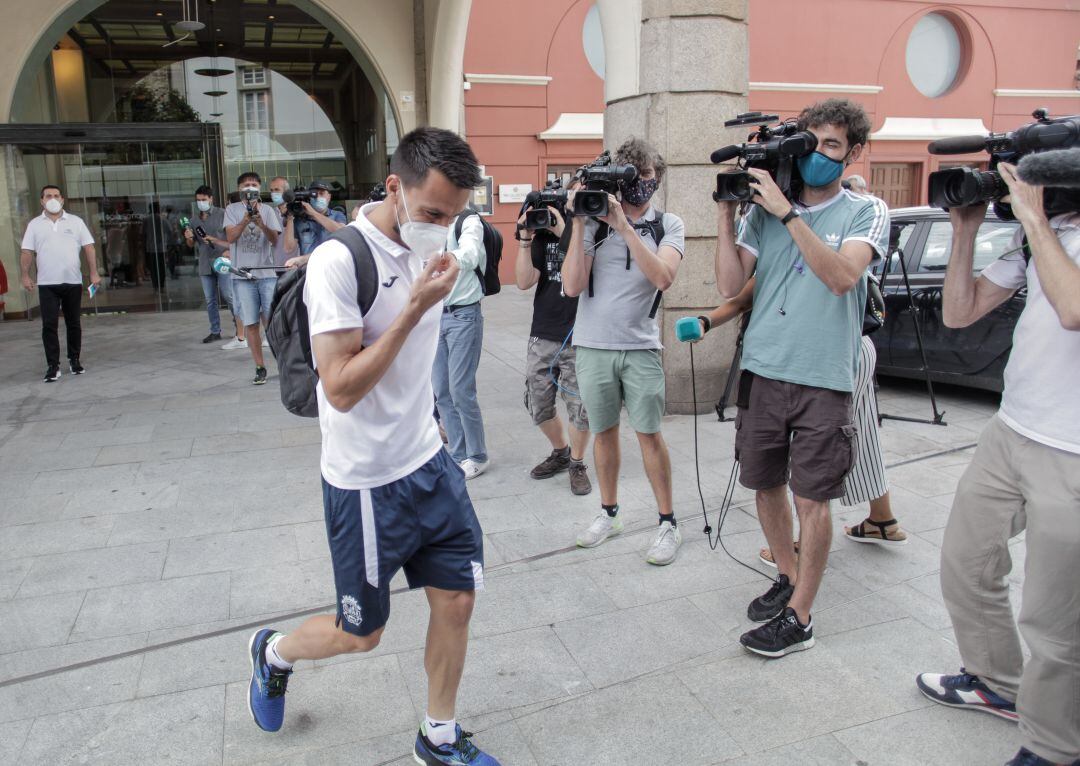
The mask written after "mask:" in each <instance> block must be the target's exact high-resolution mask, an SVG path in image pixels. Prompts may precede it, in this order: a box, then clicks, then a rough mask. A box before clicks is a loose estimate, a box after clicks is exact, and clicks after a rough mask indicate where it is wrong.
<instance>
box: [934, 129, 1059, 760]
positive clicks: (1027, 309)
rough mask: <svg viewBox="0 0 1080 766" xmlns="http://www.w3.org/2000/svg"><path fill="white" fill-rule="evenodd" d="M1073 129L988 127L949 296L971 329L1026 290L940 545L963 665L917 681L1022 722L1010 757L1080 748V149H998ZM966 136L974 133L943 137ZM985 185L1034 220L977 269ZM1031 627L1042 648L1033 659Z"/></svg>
mask: <svg viewBox="0 0 1080 766" xmlns="http://www.w3.org/2000/svg"><path fill="white" fill-rule="evenodd" d="M1036 116H1037V117H1038V116H1039V115H1038V114H1036ZM1040 123H1041V124H1040ZM1063 124H1064V125H1067V126H1068V132H1065V131H1062V130H1061V127H1060V126H1061V125H1063ZM1044 125H1046V126H1048V127H1047V128H1045V129H1044V128H1043V126H1044ZM974 138H977V137H974ZM1062 138H1064V139H1065V143H1064V145H1066V146H1070V145H1071V146H1073V147H1076V146H1077V145H1078V144H1080V117H1072V118H1064V119H1063V120H1060V121H1058V127H1054V125H1053V122H1052V121H1049V120H1046V119H1045V113H1043V115H1042V118H1041V119H1040V121H1039V122H1037V123H1033V124H1031V125H1028V126H1025V127H1024V128H1021V129H1020V130H1018V131H1016V132H1015V133H1013V134H1007V135H1005V136H992V137H991V139H1000V141H1001V142H1000V143H999V144H998V146H996V147H995V146H993V145H992V143H991V141H990V140H988V141H987V146H986V148H987V150H988V151H990V152H991V153H992V154H993V155H994V157H993V160H994V161H997V165H996V174H995V173H994V171H989V172H987V171H979V172H980V174H981V177H982V180H985V181H986V182H987V183H984V184H980V186H979V193H978V195H977V197H978V198H977V199H976V200H975V201H974V202H972V201H971V200H970V199H968V200H957V201H958V202H959V203H960V204H957V205H954V206H951V207H950V208H949V218H950V220H951V221H952V225H953V237H952V254H951V257H950V258H949V264H948V270H947V271H946V272H945V285H944V289H943V295H942V308H943V313H944V321H945V324H946V325H947V326H949V327H967V326H968V325H971V324H972V323H974V322H976V321H978V320H979V319H980V318H981V317H983V316H985V315H987V314H988V313H990V312H991V311H992V310H994V308H996V307H997V306H999V305H1000V304H1002V303H1003V302H1005V301H1006V300H1008V299H1009V298H1010V297H1011V296H1012V295H1013V293H1014V292H1016V291H1017V290H1019V289H1022V288H1025V287H1026V289H1027V299H1026V303H1025V306H1024V309H1023V311H1022V312H1021V314H1020V317H1019V320H1018V321H1017V323H1016V330H1015V332H1014V336H1013V344H1012V351H1011V353H1010V356H1009V361H1008V365H1007V366H1006V368H1005V386H1004V390H1003V392H1002V396H1001V408H1000V409H999V410H998V413H997V415H996V416H995V417H994V418H992V419H991V420H990V422H989V424H988V425H987V426H986V428H985V429H984V430H983V432H982V434H981V435H980V436H979V443H978V447H977V448H976V450H975V455H974V457H973V458H972V461H971V463H970V465H969V466H968V468H967V470H966V471H965V472H964V475H963V477H962V478H961V479H960V483H959V485H958V487H957V489H956V497H955V500H954V501H953V506H952V511H951V513H950V515H949V523H948V525H947V526H946V528H945V537H944V540H943V542H942V546H941V590H942V595H943V596H944V598H945V605H946V606H947V607H948V610H949V616H950V617H951V618H952V623H953V631H954V632H955V634H956V643H957V647H958V648H959V650H960V657H961V660H962V662H963V667H962V668H961V669H960V672H959V674H957V675H945V674H940V673H923V674H921V675H920V676H919V677H918V679H917V684H918V686H919V689H920V690H921V691H922V692H923V694H925V695H926V696H927V697H929V698H930V699H931V700H933V701H935V702H938V703H941V704H944V705H949V706H951V707H963V708H968V709H972V710H982V711H983V712H988V713H991V714H993V715H996V716H998V717H1001V718H1005V719H1006V720H1010V721H1019V725H1020V734H1021V738H1022V740H1021V741H1022V743H1023V747H1022V748H1021V749H1020V751H1019V752H1018V753H1017V754H1016V756H1015V757H1014V758H1013V760H1011V761H1009V764H1011V765H1012V766H1050V765H1051V764H1074V763H1076V762H1077V760H1078V759H1080V577H1078V575H1077V572H1076V567H1077V562H1080V431H1078V425H1077V424H1078V423H1080V396H1078V395H1077V380H1078V379H1080V191H1078V190H1077V187H1078V186H1080V148H1070V149H1062V150H1057V151H1050V152H1046V153H1032V154H1028V155H1027V156H1025V157H1024V158H1023V159H1021V160H1020V162H1019V173H1018V172H1017V166H1016V165H1013V164H1009V163H1006V162H1002V161H1000V159H1002V158H1003V157H1008V158H1009V159H1010V160H1011V161H1015V159H1016V157H1017V155H1018V154H1023V153H1025V152H1023V149H1024V148H1026V147H1025V143H1027V144H1028V146H1031V145H1034V146H1046V145H1047V144H1048V143H1054V142H1058V141H1059V140H1060V139H1062ZM1025 139H1028V140H1025ZM954 140H955V141H956V142H958V143H962V139H945V140H944V141H942V142H940V143H942V144H944V143H945V141H954ZM935 143H939V142H935ZM1058 145H1061V144H1060V143H1059V144H1058ZM933 149H934V145H933V144H932V145H931V150H933ZM1018 150H1019V151H1018ZM999 152H1000V153H999ZM936 153H947V152H936ZM991 166H992V167H993V162H992V163H991ZM969 175H970V173H969ZM935 176H936V178H935ZM995 176H999V178H998V177H995ZM960 178H961V176H960V174H959V173H955V172H953V171H945V172H944V173H943V174H942V175H938V174H931V179H930V181H931V197H932V199H933V198H934V196H935V195H934V189H935V182H938V183H941V182H942V181H944V182H949V181H951V180H952V179H960ZM991 182H993V183H991ZM1044 183H1045V184H1046V185H1045V186H1043V185H1040V184H1044ZM1058 183H1060V184H1061V186H1058V185H1057V184H1058ZM994 186H996V189H994V190H993V191H990V189H991V187H994ZM1066 187H1068V188H1066ZM938 188H939V189H944V188H945V184H942V185H941V186H939V187H938ZM969 188H971V189H975V188H976V187H974V186H971V187H969ZM960 191H962V189H960V188H959V187H956V188H954V189H952V190H951V192H960ZM1003 195H1005V196H1003ZM988 197H990V198H992V199H995V205H994V207H995V210H996V211H997V213H998V216H999V217H1003V218H1007V219H1012V218H1015V219H1016V220H1017V221H1019V222H1020V224H1021V225H1022V228H1021V229H1020V230H1019V231H1018V232H1017V235H1016V238H1015V240H1014V241H1013V243H1012V247H1011V248H1010V250H1009V251H1008V252H1006V253H1005V255H1003V256H1002V257H1001V258H1000V259H999V260H997V261H995V262H994V263H992V264H990V265H989V266H988V267H986V268H985V269H984V270H983V271H982V273H981V274H980V275H979V276H978V277H977V278H976V277H974V276H973V259H974V251H975V239H976V235H977V233H978V230H979V227H980V225H982V223H983V221H984V216H985V213H986V200H987V198H988ZM1024 531H1026V537H1025V541H1024V544H1025V546H1026V549H1027V551H1026V559H1025V564H1024V584H1023V603H1022V605H1021V608H1020V616H1019V634H1018V632H1017V622H1016V620H1015V618H1014V616H1013V610H1012V607H1011V605H1010V602H1009V573H1010V571H1011V569H1012V557H1011V551H1010V549H1009V540H1010V539H1011V538H1013V537H1015V536H1016V535H1018V534H1020V533H1021V532H1024ZM1020 634H1022V635H1023V638H1024V643H1026V644H1027V647H1028V649H1029V650H1030V652H1031V658H1030V659H1029V660H1028V661H1027V663H1025V662H1024V655H1023V650H1022V647H1021V643H1020Z"/></svg>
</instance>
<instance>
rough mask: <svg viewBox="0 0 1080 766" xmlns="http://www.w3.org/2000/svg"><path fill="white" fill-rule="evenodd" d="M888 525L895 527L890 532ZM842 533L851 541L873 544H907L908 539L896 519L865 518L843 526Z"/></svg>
mask: <svg viewBox="0 0 1080 766" xmlns="http://www.w3.org/2000/svg"><path fill="white" fill-rule="evenodd" d="M874 527H876V529H875V528H874ZM889 527H896V528H895V529H894V530H892V532H890V531H889ZM844 535H845V536H846V537H847V538H848V539H849V540H851V541H852V542H856V543H873V544H874V545H907V541H908V539H907V533H906V532H904V530H902V529H900V525H899V524H898V523H897V522H896V519H889V520H888V521H874V520H873V519H871V518H866V519H864V520H863V521H860V522H859V523H858V524H856V525H855V526H853V527H844Z"/></svg>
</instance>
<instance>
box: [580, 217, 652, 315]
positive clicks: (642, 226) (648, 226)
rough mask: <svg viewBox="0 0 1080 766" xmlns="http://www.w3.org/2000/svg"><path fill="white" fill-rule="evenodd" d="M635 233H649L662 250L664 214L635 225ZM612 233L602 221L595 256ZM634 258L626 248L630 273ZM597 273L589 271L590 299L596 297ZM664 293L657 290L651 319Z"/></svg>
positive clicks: (597, 235)
mask: <svg viewBox="0 0 1080 766" xmlns="http://www.w3.org/2000/svg"><path fill="white" fill-rule="evenodd" d="M633 227H634V230H635V231H648V232H649V233H650V234H651V235H652V238H653V241H654V242H655V243H656V249H657V250H659V249H660V243H661V242H662V241H663V240H664V214H663V213H659V214H658V215H657V216H656V218H654V219H653V220H651V221H639V222H638V223H635V224H633ZM609 233H610V231H609V228H608V225H607V224H606V223H604V222H603V221H600V225H599V226H597V227H596V236H595V237H593V243H594V246H593V256H594V257H595V255H596V249H597V248H599V247H600V243H601V242H603V241H604V240H605V239H607V238H608V234H609ZM632 260H633V257H632V256H631V255H630V248H629V246H628V247H627V248H626V270H627V271H630V263H631V262H632ZM595 273H596V269H589V297H590V298H592V297H593V295H594V291H593V274H595ZM663 295H664V291H663V290H657V291H656V298H655V299H654V300H653V304H652V309H651V310H650V311H649V319H655V318H656V310H657V309H659V308H660V298H661V297H663Z"/></svg>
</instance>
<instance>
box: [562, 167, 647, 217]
mask: <svg viewBox="0 0 1080 766" xmlns="http://www.w3.org/2000/svg"><path fill="white" fill-rule="evenodd" d="M637 177H638V171H637V168H635V167H634V166H633V165H614V164H612V159H611V152H609V151H605V152H604V153H603V154H601V155H600V156H599V157H597V158H596V159H595V160H594V161H593V163H592V164H591V165H583V166H582V167H581V168H579V169H578V172H577V174H576V176H575V178H576V179H577V180H579V181H580V182H581V185H582V187H583V188H581V189H579V190H578V191H577V192H576V193H575V194H574V210H573V213H574V215H576V216H586V217H588V216H591V217H593V218H603V217H604V216H605V215H607V214H608V195H609V194H615V193H616V192H617V191H618V190H619V186H620V184H632V183H633V182H634V181H636V180H637Z"/></svg>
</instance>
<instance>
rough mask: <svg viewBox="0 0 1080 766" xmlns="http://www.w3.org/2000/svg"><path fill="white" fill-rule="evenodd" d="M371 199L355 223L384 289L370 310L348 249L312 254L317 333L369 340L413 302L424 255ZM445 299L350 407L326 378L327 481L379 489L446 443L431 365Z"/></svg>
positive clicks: (311, 318)
mask: <svg viewBox="0 0 1080 766" xmlns="http://www.w3.org/2000/svg"><path fill="white" fill-rule="evenodd" d="M378 204H381V203H377V202H374V203H370V204H368V205H365V206H364V207H363V208H362V209H361V211H360V215H359V216H358V217H357V219H356V221H354V222H352V223H350V224H349V226H355V227H356V228H358V229H360V231H361V232H362V233H363V235H364V238H365V239H366V240H367V243H368V247H370V248H371V254H372V255H373V256H374V258H375V265H376V266H377V268H378V270H379V282H380V284H379V291H378V294H377V295H376V297H375V302H374V303H373V304H372V306H371V309H370V310H369V311H368V313H367V316H361V315H360V307H359V306H358V305H357V303H356V269H355V267H354V266H353V259H352V255H351V254H350V253H349V249H348V248H347V247H346V246H345V245H344V244H342V243H341V242H338V241H336V240H329V241H327V242H324V243H323V244H321V245H319V246H318V247H317V248H315V250H314V251H313V252H312V254H311V260H310V261H308V265H307V280H306V284H305V286H304V303H305V304H307V310H308V323H309V326H310V331H311V337H312V338H314V337H315V336H316V335H319V334H321V333H327V332H333V331H335V330H345V329H352V328H358V327H359V328H362V329H363V331H364V346H370V345H371V344H373V343H375V342H376V341H378V339H379V338H380V337H382V335H383V334H384V333H385V332H386V331H387V329H388V328H389V327H390V325H391V324H392V323H393V322H394V320H395V319H396V318H397V317H398V315H399V314H401V312H402V311H404V309H405V307H406V305H407V304H408V301H409V292H410V290H411V288H412V283H413V281H414V280H415V279H416V278H417V277H418V276H419V275H420V273H421V272H422V271H423V266H422V264H421V260H420V258H419V257H418V256H416V255H414V254H413V253H412V252H411V251H409V250H407V249H406V248H405V247H403V246H401V245H399V244H397V243H396V242H394V241H393V240H391V239H390V238H389V237H387V236H386V235H384V234H383V233H382V232H381V231H379V230H378V229H376V228H375V225H374V224H372V223H371V222H370V221H368V219H367V214H368V213H369V212H370V211H371V210H372V209H373V208H374V207H375V206H376V205H378ZM441 315H442V304H439V303H437V304H435V305H434V306H432V307H431V308H430V309H429V310H428V311H427V313H425V314H424V316H423V318H422V319H421V320H420V322H419V323H418V324H417V325H416V326H415V327H414V328H413V329H412V332H410V333H409V337H408V338H407V339H406V341H405V343H404V345H403V346H402V348H401V350H400V351H399V352H398V355H397V356H396V357H395V358H394V361H393V362H391V363H390V367H389V368H388V369H387V371H386V374H384V375H383V376H382V378H380V379H379V382H378V383H376V384H375V386H374V388H372V389H371V391H369V392H368V394H367V395H366V396H364V398H363V399H361V400H360V401H359V402H357V403H356V405H355V406H354V407H353V408H352V409H351V410H349V411H348V412H339V411H338V410H335V409H334V408H333V407H332V406H330V403H329V402H328V401H327V399H326V393H325V392H324V391H323V384H322V381H320V382H319V384H318V386H317V388H316V391H317V394H318V397H319V426H320V428H321V429H322V456H321V460H320V465H321V468H322V475H323V478H324V479H326V481H327V482H328V483H329V484H331V485H332V486H334V487H338V488H340V489H372V488H374V487H379V486H382V485H384V484H389V483H390V482H392V481H397V480H398V479H401V478H403V477H405V476H408V475H409V474H410V473H412V472H413V471H415V470H417V469H418V468H420V467H421V466H422V465H424V463H426V462H427V461H429V460H430V459H431V458H433V457H434V456H435V455H436V454H438V452H439V450H440V449H442V440H440V439H439V432H438V429H437V427H436V425H435V418H434V416H433V410H434V405H435V397H434V394H433V393H432V389H431V367H432V365H433V364H434V362H435V350H436V347H437V346H438V342H439V325H440V321H441Z"/></svg>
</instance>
